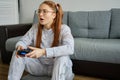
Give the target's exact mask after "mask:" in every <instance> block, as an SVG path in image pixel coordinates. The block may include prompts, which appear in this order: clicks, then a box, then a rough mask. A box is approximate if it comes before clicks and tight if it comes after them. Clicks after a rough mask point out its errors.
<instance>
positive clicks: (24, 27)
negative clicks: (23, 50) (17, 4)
mask: <svg viewBox="0 0 120 80" xmlns="http://www.w3.org/2000/svg"><path fill="white" fill-rule="evenodd" d="M31 27H32V23H27V24H14V25H1V26H0V42H1V43H0V50H1V57H2V61H3V62H4V61H5V60H4V59H5V58H6V57H7V52H6V49H5V43H6V40H7V39H8V38H12V37H17V36H22V35H24V34H25V33H26V32H27V31H28V30H29V29H30V28H31ZM3 58H4V59H3Z"/></svg>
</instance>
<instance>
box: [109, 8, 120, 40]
mask: <svg viewBox="0 0 120 80" xmlns="http://www.w3.org/2000/svg"><path fill="white" fill-rule="evenodd" d="M111 13H112V14H111V30H110V38H119V39H120V9H111Z"/></svg>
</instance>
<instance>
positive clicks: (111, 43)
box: [71, 38, 120, 63]
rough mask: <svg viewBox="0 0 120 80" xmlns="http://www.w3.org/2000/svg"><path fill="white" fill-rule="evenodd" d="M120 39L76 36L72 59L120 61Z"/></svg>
mask: <svg viewBox="0 0 120 80" xmlns="http://www.w3.org/2000/svg"><path fill="white" fill-rule="evenodd" d="M119 53H120V40H119V39H88V38H75V51H74V54H73V55H71V58H72V59H77V60H86V61H97V62H108V63H120V54H119Z"/></svg>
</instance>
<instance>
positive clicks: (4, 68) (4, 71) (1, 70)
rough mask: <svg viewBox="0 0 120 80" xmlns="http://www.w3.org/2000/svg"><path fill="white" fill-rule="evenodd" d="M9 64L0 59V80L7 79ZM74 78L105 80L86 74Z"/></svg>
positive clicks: (78, 79) (79, 79)
mask: <svg viewBox="0 0 120 80" xmlns="http://www.w3.org/2000/svg"><path fill="white" fill-rule="evenodd" d="M8 70H9V65H8V64H3V63H2V62H1V60H0V80H7V76H8ZM74 80H105V79H100V78H94V77H87V76H77V75H76V76H75V78H74Z"/></svg>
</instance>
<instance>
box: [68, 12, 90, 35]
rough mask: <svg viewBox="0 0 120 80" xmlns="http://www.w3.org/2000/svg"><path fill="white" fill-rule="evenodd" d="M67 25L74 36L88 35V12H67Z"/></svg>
mask: <svg viewBox="0 0 120 80" xmlns="http://www.w3.org/2000/svg"><path fill="white" fill-rule="evenodd" d="M68 25H69V26H70V28H71V32H72V34H73V36H74V37H88V12H83V11H77V12H69V13H68Z"/></svg>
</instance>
